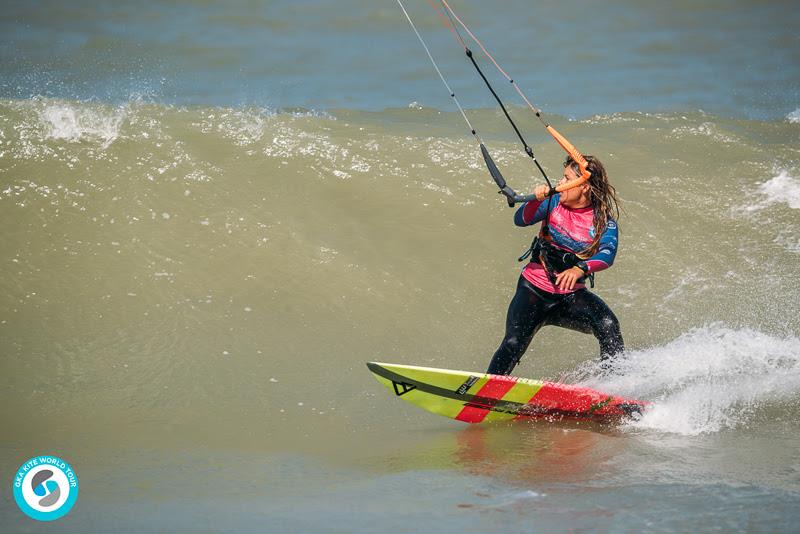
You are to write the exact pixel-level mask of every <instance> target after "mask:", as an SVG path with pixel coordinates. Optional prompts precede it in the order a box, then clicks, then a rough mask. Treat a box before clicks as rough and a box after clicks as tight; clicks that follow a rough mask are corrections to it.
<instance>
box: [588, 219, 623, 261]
mask: <svg viewBox="0 0 800 534" xmlns="http://www.w3.org/2000/svg"><path fill="white" fill-rule="evenodd" d="M618 244H619V228H617V223H616V221H614V220H613V219H611V220H609V221H608V224H607V225H606V229H605V231H604V232H603V235H602V236H600V243H599V246H598V248H597V253H596V254H595V255H594V256H592V257H591V258H589V259H588V260H586V265H587V266H588V267H589V272H592V273H596V272H597V271H602V270H603V269H608V268H609V267H611V266H612V265H613V264H614V258H616V257H617V245H618Z"/></svg>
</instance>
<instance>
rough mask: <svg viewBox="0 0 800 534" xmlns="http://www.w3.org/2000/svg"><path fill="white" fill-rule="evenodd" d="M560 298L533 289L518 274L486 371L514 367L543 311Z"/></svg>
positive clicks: (498, 371)
mask: <svg viewBox="0 0 800 534" xmlns="http://www.w3.org/2000/svg"><path fill="white" fill-rule="evenodd" d="M559 300H560V298H559V296H558V295H553V298H552V299H551V298H548V294H547V293H545V292H542V291H539V290H537V289H536V288H534V287H533V285H531V283H530V282H528V281H527V280H526V279H525V277H523V276H520V277H519V282H517V292H516V293H515V294H514V298H512V299H511V304H509V306H508V315H507V316H506V335H505V337H503V341H502V342H501V343H500V347H499V348H498V349H497V352H495V353H494V356H493V357H492V361H491V363H490V364H489V369H488V370H487V371H486V372H487V373H491V374H495V375H507V374H510V373H511V371H512V370H513V369H514V367H516V365H517V364H518V363H519V360H520V358H522V355H523V354H524V353H525V350H526V349H527V348H528V345H529V344H530V342H531V339H533V335H534V334H535V333H536V332H537V331H538V330H539V328H541V326H542V324H543V323H544V319H545V316H546V315H547V310H549V309H550V308H552V307H553V306H554V305H555V304H556V303H557V302H558V301H559Z"/></svg>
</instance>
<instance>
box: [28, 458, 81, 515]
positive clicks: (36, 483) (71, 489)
mask: <svg viewBox="0 0 800 534" xmlns="http://www.w3.org/2000/svg"><path fill="white" fill-rule="evenodd" d="M77 499H78V477H77V476H76V475H75V472H74V471H73V470H72V468H71V467H70V466H69V464H68V463H67V462H65V461H64V460H62V459H61V458H56V457H55V456H36V457H34V458H31V459H30V460H28V461H27V462H25V463H24V464H22V465H21V466H20V468H19V469H18V470H17V474H16V475H15V476H14V500H16V501H17V506H19V508H20V510H22V511H23V512H25V513H26V514H27V515H28V516H30V517H32V518H34V519H38V520H39V521H53V520H54V519H58V518H59V517H64V516H65V515H66V514H67V512H69V511H70V510H71V509H72V506H73V505H74V504H75V501H76V500H77Z"/></svg>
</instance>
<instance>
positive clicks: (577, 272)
mask: <svg viewBox="0 0 800 534" xmlns="http://www.w3.org/2000/svg"><path fill="white" fill-rule="evenodd" d="M583 276H585V275H584V274H583V271H582V270H581V269H580V268H578V267H571V268H569V269H567V270H566V271H561V272H560V273H558V274H557V275H556V285H557V286H558V288H559V289H560V290H561V291H568V290H570V289H572V288H573V287H575V282H577V281H578V279H580V278H582V277H583Z"/></svg>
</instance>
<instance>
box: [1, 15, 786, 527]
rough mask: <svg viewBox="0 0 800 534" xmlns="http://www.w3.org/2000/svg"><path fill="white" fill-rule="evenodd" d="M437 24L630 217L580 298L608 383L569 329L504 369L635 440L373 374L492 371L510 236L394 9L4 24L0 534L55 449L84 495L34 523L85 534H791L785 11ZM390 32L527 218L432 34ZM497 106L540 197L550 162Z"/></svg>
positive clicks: (497, 133)
mask: <svg viewBox="0 0 800 534" xmlns="http://www.w3.org/2000/svg"><path fill="white" fill-rule="evenodd" d="M451 5H452V6H453V7H454V8H455V9H456V10H458V13H459V15H461V16H462V18H463V19H464V20H465V22H467V23H468V24H470V25H471V27H472V29H473V31H475V32H476V34H478V35H479V36H480V37H481V39H482V40H483V42H484V43H485V44H486V45H487V46H489V48H490V50H492V51H493V52H495V56H496V57H497V59H498V60H499V61H500V62H501V64H502V65H503V66H504V67H506V68H507V70H508V71H509V72H510V73H511V74H512V75H513V76H515V77H517V78H516V80H517V81H518V82H519V83H520V85H522V86H523V88H524V89H525V90H526V92H527V93H528V95H529V96H530V97H531V98H532V100H533V101H534V103H536V104H537V105H539V106H540V107H542V108H544V110H545V112H546V113H547V115H548V119H549V120H550V121H551V122H552V123H553V124H554V125H555V126H556V127H557V128H558V129H559V130H560V131H562V132H563V133H564V134H565V135H566V136H567V137H568V138H569V139H570V140H571V141H573V142H574V143H575V144H576V146H578V148H580V149H581V150H584V151H585V152H587V153H592V154H595V155H597V156H599V157H600V158H601V159H602V160H603V161H604V163H605V165H606V167H607V169H608V170H609V173H610V175H611V178H612V181H613V182H614V184H615V185H616V187H617V189H618V191H619V193H620V195H621V197H622V200H623V214H622V217H621V219H620V232H621V241H620V243H621V244H620V252H619V255H618V257H617V261H616V263H615V265H614V266H613V268H612V269H610V270H608V271H606V272H603V273H600V274H599V275H598V277H597V287H596V288H595V291H596V292H597V293H598V294H599V295H600V296H602V298H603V299H604V300H606V302H608V304H609V305H610V306H611V307H612V308H613V309H614V311H615V312H616V314H617V316H618V317H619V319H620V322H621V324H622V330H623V334H624V336H625V340H626V344H627V347H628V350H627V352H626V353H625V355H624V358H622V359H621V360H620V361H619V364H618V372H617V373H616V374H612V375H608V374H604V373H601V372H600V370H599V369H598V367H597V362H596V358H597V353H598V348H597V343H596V341H595V340H594V339H593V338H592V337H591V336H586V335H582V334H578V333H575V332H571V331H566V330H562V329H556V328H546V329H543V330H542V331H541V332H540V333H539V334H537V336H536V338H535V340H534V343H533V344H532V346H531V348H530V349H529V350H528V353H527V354H526V356H525V357H524V358H523V360H522V362H521V364H520V365H519V367H518V368H517V370H516V372H517V374H519V375H520V376H525V377H530V378H542V379H551V380H559V381H564V382H571V383H574V382H577V383H581V384H584V385H587V386H591V387H595V388H597V389H601V390H603V391H609V392H613V393H618V394H621V395H626V396H631V397H636V398H641V399H645V400H648V401H650V402H651V403H652V406H651V408H650V409H649V410H648V411H647V412H646V413H645V415H644V416H643V417H642V418H641V419H639V420H636V421H627V422H624V423H623V424H621V425H616V426H603V425H598V424H594V423H593V424H589V423H547V422H543V421H538V422H528V423H525V422H522V423H515V424H494V425H487V426H475V427H467V426H465V425H463V424H462V423H458V422H455V421H450V420H447V419H444V418H440V417H437V416H434V415H431V414H428V413H425V412H422V411H419V410H418V409H416V408H414V407H413V406H410V405H407V404H406V403H402V402H399V401H398V400H397V399H395V398H393V397H392V396H391V395H390V394H387V392H386V391H385V389H384V388H383V387H382V386H380V385H379V384H378V383H377V382H375V380H374V379H373V378H372V377H371V376H370V373H369V371H368V370H367V369H366V366H365V365H364V363H365V362H367V361H372V360H378V361H389V362H396V363H405V364H416V365H426V366H432V367H446V368H455V369H468V370H478V371H480V370H483V369H485V368H486V365H487V363H488V360H489V359H490V357H491V354H492V353H493V351H494V350H495V348H496V346H497V344H498V343H499V341H500V339H501V337H502V334H503V324H504V320H505V311H506V307H507V305H508V301H509V299H510V298H511V295H512V292H513V289H514V286H515V283H516V279H517V277H518V275H519V270H520V267H521V265H520V264H519V263H518V262H517V261H516V258H517V257H518V256H519V254H520V253H521V252H522V251H524V250H525V248H526V247H527V245H528V244H529V242H530V238H531V230H530V229H520V228H517V227H515V226H514V225H513V222H512V215H513V210H510V209H509V208H508V207H507V205H506V204H505V202H504V201H503V200H502V198H501V197H499V196H498V195H497V192H496V188H495V187H494V185H493V183H492V182H491V178H490V177H489V175H488V173H487V172H486V170H485V167H484V166H483V161H482V159H481V156H480V152H479V151H478V150H477V148H476V146H475V143H474V141H473V140H472V139H471V138H470V136H469V135H468V132H467V131H466V130H465V127H464V125H463V123H462V122H461V117H460V115H459V114H458V113H457V112H456V111H455V110H454V109H453V107H452V104H451V103H450V101H449V99H448V95H447V94H446V93H445V91H444V89H443V87H442V86H441V84H440V82H439V80H438V79H437V77H436V73H435V71H434V70H433V69H432V67H431V66H430V64H429V63H428V61H427V57H426V56H425V54H424V51H423V50H422V48H421V47H420V45H419V43H418V42H417V40H416V38H415V36H414V35H413V33H412V32H411V29H410V28H409V27H408V25H407V23H406V22H405V19H404V18H403V15H402V12H401V11H400V10H399V8H398V7H397V5H396V4H395V3H393V2H383V3H371V4H369V5H362V4H360V3H355V2H344V3H336V4H330V5H329V4H326V3H316V2H305V3H302V4H295V3H288V2H270V3H259V2H228V3H215V2H207V3H202V4H194V3H187V2H179V1H174V2H163V3H156V2H148V3H126V2H118V3H114V4H103V3H97V2H78V3H69V4H63V3H54V2H52V3H51V2H28V3H21V2H19V3H13V2H12V3H8V5H7V6H5V8H4V10H3V13H2V15H1V16H0V58H1V59H2V61H0V225H2V228H3V229H4V237H3V242H2V253H1V254H0V266H1V267H0V269H2V271H0V273H1V275H0V283H2V291H1V292H0V340H2V341H0V347H1V348H2V352H0V392H2V393H1V394H2V403H0V423H2V427H3V428H4V429H5V430H4V432H3V433H2V434H1V435H0V529H2V530H3V531H21V532H24V531H39V530H40V529H41V528H42V525H41V524H38V523H36V522H34V521H32V520H30V519H28V518H27V517H25V516H24V515H23V514H22V513H21V512H20V511H19V510H18V509H17V507H16V505H15V503H14V501H13V497H12V495H11V486H12V478H13V474H14V472H15V470H16V468H17V467H18V466H19V464H21V463H22V462H23V461H24V460H26V459H27V458H29V457H31V456H34V455H36V454H44V453H51V454H55V455H57V456H60V457H62V458H64V459H66V460H67V461H69V462H70V464H71V465H72V467H73V468H74V469H75V470H76V472H77V474H78V477H79V479H80V485H81V493H80V498H79V500H78V502H77V504H76V507H75V508H74V509H73V510H72V512H70V514H69V515H68V516H66V517H65V518H63V519H61V520H59V521H58V522H57V523H56V524H55V525H54V526H55V527H57V528H59V529H62V530H69V531H76V532H87V531H108V530H110V529H112V528H113V529H120V528H121V529H124V530H131V531H143V530H144V531H149V530H159V531H183V530H193V531H220V530H226V531H227V530H234V529H240V528H250V529H257V530H265V531H336V532H338V531H341V532H374V531H377V530H386V529H403V530H412V529H413V530H421V529H426V530H428V529H437V530H441V531H444V532H455V531H461V532H463V531H466V532H484V531H487V530H489V529H498V528H500V529H502V530H503V531H510V532H530V531H534V532H539V531H541V532H553V531H576V532H583V531H614V532H617V531H620V532H627V531H637V532H638V531H647V532H666V531H675V530H696V531H717V530H723V531H791V530H794V529H795V528H796V524H797V521H798V520H800V513H799V512H798V510H799V509H800V423H798V415H800V314H798V311H800V310H799V309H798V303H799V302H800V286H799V285H798V284H797V280H798V277H797V273H796V264H797V261H798V259H800V256H799V255H800V211H798V210H800V120H799V119H798V113H800V111H799V110H800V95H798V90H799V88H800V69H799V68H798V65H800V42H798V40H799V39H798V33H797V28H798V22H800V21H798V18H800V15H798V12H797V10H796V9H794V8H793V5H792V4H791V3H788V2H786V3H781V2H768V3H752V2H693V3H689V2H676V3H670V5H669V6H661V5H649V4H642V3H634V2H621V1H620V2H610V3H607V4H605V5H603V6H598V5H595V4H594V3H579V2H567V3H555V2H543V3H537V4H536V5H529V4H526V3H521V2H503V3H500V4H497V5H494V4H493V5H491V6H490V5H489V4H486V3H479V2H455V3H451ZM407 7H408V8H409V10H410V12H411V14H412V16H413V17H414V18H415V21H416V22H417V23H418V25H419V26H420V29H421V31H422V32H423V34H424V36H425V37H426V38H428V40H429V42H430V44H431V46H432V52H433V53H434V54H435V55H436V57H437V60H439V61H440V62H441V64H442V67H443V72H445V75H446V76H448V79H449V80H450V82H451V83H452V85H453V86H454V89H455V90H456V91H457V92H458V94H459V98H460V99H461V101H462V103H464V104H465V105H466V106H467V108H468V109H467V113H468V114H469V116H470V119H471V120H472V121H473V123H474V124H475V125H476V127H477V128H478V130H479V132H480V133H481V134H482V136H483V138H484V140H485V141H486V143H487V145H488V147H489V149H490V150H491V152H492V155H493V156H494V157H495V160H496V161H497V163H498V165H499V166H500V167H501V169H502V170H503V172H504V174H505V176H506V177H507V179H508V180H509V182H510V183H511V185H512V186H514V187H515V188H516V189H517V190H519V191H528V190H530V189H531V188H532V187H533V186H535V185H536V184H537V183H538V181H539V179H540V178H539V177H538V176H536V175H535V174H534V172H533V171H534V169H533V168H532V165H531V164H530V161H529V159H528V158H527V157H526V156H525V154H524V153H523V152H522V151H521V150H520V149H519V146H518V144H516V142H515V141H516V140H515V138H514V137H513V132H511V131H510V130H509V128H508V126H507V125H506V123H504V122H503V121H504V118H503V117H502V115H501V114H500V112H499V110H498V109H496V108H495V107H493V105H492V102H491V100H490V98H491V97H490V95H488V94H487V93H486V91H485V89H484V88H483V87H482V86H481V85H480V80H479V79H478V78H477V77H476V75H475V73H474V72H473V71H472V70H471V67H470V65H469V63H467V62H466V60H465V59H464V57H463V53H462V52H461V51H460V49H459V48H458V47H457V45H456V43H455V41H454V40H453V39H452V37H451V36H450V34H449V32H448V31H447V30H446V29H445V28H444V27H442V26H441V24H440V23H439V21H438V19H437V16H436V13H435V12H434V11H433V10H432V9H431V8H430V7H429V6H428V5H427V4H426V3H424V2H416V3H411V2H408V3H407ZM479 60H480V58H479ZM487 65H488V63H487ZM487 72H488V71H487ZM492 75H494V73H492ZM498 87H500V88H501V91H502V94H503V96H504V97H506V100H507V101H508V102H509V104H511V112H512V114H514V116H515V117H518V118H519V122H520V125H521V126H522V128H523V129H524V132H525V134H526V137H527V139H528V141H529V142H530V143H531V144H532V145H533V146H534V148H535V150H536V152H537V155H538V157H539V159H540V160H541V161H542V162H543V164H544V165H545V168H546V170H548V171H549V172H550V174H557V173H558V172H559V170H560V168H561V164H560V163H561V161H562V160H563V152H562V151H561V149H560V148H558V147H557V146H556V145H555V144H554V143H553V142H552V141H551V140H549V139H548V137H547V134H546V133H545V132H543V130H542V129H541V127H540V126H539V124H538V123H537V121H535V119H533V117H531V116H530V114H529V113H528V112H526V110H525V109H523V108H522V107H520V106H519V104H520V102H518V101H517V100H515V98H514V96H515V95H514V92H513V90H509V89H510V88H508V87H506V86H503V85H501V84H499V83H498ZM3 480H5V481H6V482H5V483H4V482H3Z"/></svg>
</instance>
